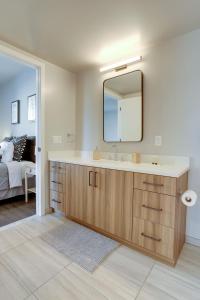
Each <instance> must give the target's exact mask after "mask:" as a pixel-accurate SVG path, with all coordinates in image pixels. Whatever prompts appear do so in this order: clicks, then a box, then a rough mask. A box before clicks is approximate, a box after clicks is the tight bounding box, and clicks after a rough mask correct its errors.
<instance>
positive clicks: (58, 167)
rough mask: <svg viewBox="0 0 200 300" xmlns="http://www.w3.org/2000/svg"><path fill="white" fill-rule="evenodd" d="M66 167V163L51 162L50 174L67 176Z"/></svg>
mask: <svg viewBox="0 0 200 300" xmlns="http://www.w3.org/2000/svg"><path fill="white" fill-rule="evenodd" d="M66 165H67V164H65V163H60V162H56V161H51V162H50V172H53V173H64V174H65V171H66Z"/></svg>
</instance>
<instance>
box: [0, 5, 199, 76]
mask: <svg viewBox="0 0 200 300" xmlns="http://www.w3.org/2000/svg"><path fill="white" fill-rule="evenodd" d="M0 8H1V9H0V39H2V40H4V41H6V42H8V43H10V44H13V45H15V46H17V47H20V48H22V49H23V50H26V51H29V52H31V53H33V54H35V55H37V56H39V57H41V58H44V59H46V60H48V61H50V62H53V63H55V64H57V65H60V66H62V67H64V68H67V69H69V70H72V71H79V70H82V69H84V68H87V67H90V66H99V65H102V64H105V63H108V62H111V61H113V60H117V59H122V58H125V57H130V56H133V55H135V54H136V53H139V51H140V49H141V48H145V47H148V46H149V45H152V44H156V43H158V42H162V41H165V40H166V39H169V38H172V37H175V36H177V35H180V34H184V33H186V32H190V31H192V30H195V29H197V28H200V1H199V0H167V1H166V0H0Z"/></svg>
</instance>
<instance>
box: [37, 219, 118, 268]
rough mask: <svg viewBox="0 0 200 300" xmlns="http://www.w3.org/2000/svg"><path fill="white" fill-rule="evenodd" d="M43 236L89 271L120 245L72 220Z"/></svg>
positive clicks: (50, 243)
mask: <svg viewBox="0 0 200 300" xmlns="http://www.w3.org/2000/svg"><path fill="white" fill-rule="evenodd" d="M41 238H42V239H43V240H44V241H45V242H46V243H48V244H49V245H50V246H52V247H54V248H55V249H56V250H57V251H59V252H61V253H62V254H64V255H66V256H68V257H69V258H70V259H71V260H72V261H74V262H76V263H77V264H79V265H80V266H81V267H83V268H85V269H86V270H87V271H89V272H93V271H94V270H95V269H96V268H97V267H98V265H99V264H100V263H101V262H102V261H103V260H104V259H105V257H106V256H108V254H110V253H111V252H112V251H113V250H114V249H116V248H117V247H118V246H119V243H118V242H116V241H113V240H111V239H109V238H107V237H105V236H103V235H101V234H99V233H96V232H94V231H92V230H90V229H88V228H86V227H84V226H81V225H79V224H77V223H74V222H72V221H67V222H66V223H65V224H62V225H60V226H58V227H56V228H54V229H52V230H50V231H48V232H47V233H45V234H43V235H42V236H41Z"/></svg>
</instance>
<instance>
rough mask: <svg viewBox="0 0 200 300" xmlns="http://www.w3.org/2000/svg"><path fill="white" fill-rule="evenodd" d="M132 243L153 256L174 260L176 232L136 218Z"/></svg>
mask: <svg viewBox="0 0 200 300" xmlns="http://www.w3.org/2000/svg"><path fill="white" fill-rule="evenodd" d="M132 241H133V242H134V243H135V244H137V245H138V246H140V247H143V248H144V249H146V250H149V251H151V252H152V254H153V253H154V254H157V255H162V256H165V257H167V258H169V259H173V258H174V230H173V229H172V228H170V227H165V226H162V225H159V224H155V223H152V222H149V221H145V220H142V219H138V218H134V219H133V232H132Z"/></svg>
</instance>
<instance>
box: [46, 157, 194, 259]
mask: <svg viewBox="0 0 200 300" xmlns="http://www.w3.org/2000/svg"><path fill="white" fill-rule="evenodd" d="M188 169H189V168H188V166H187V165H184V164H183V165H182V164H178V165H173V166H169V165H161V166H153V165H151V164H150V163H149V164H148V163H141V164H133V163H131V162H119V161H117V162H115V161H108V160H99V161H94V160H92V159H84V158H81V157H73V156H70V157H60V156H59V155H54V156H49V189H50V207H52V208H53V209H55V210H59V211H62V212H63V213H64V214H65V216H66V217H67V218H69V219H71V220H73V221H75V222H78V223H80V224H83V225H85V226H87V227H89V228H91V229H93V230H95V231H98V232H100V233H102V234H104V235H106V236H109V237H111V238H113V239H115V240H117V241H119V242H121V243H122V244H125V245H128V246H130V247H132V248H134V249H137V250H139V251H142V252H143V253H145V254H148V255H150V256H153V257H154V258H157V259H159V260H162V261H164V262H166V263H169V264H172V265H175V264H176V261H177V259H178V256H179V254H180V252H181V249H182V247H183V244H184V242H185V225H186V207H185V206H184V205H183V204H182V202H181V200H180V195H181V194H182V193H183V192H185V191H186V190H187V184H188Z"/></svg>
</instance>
